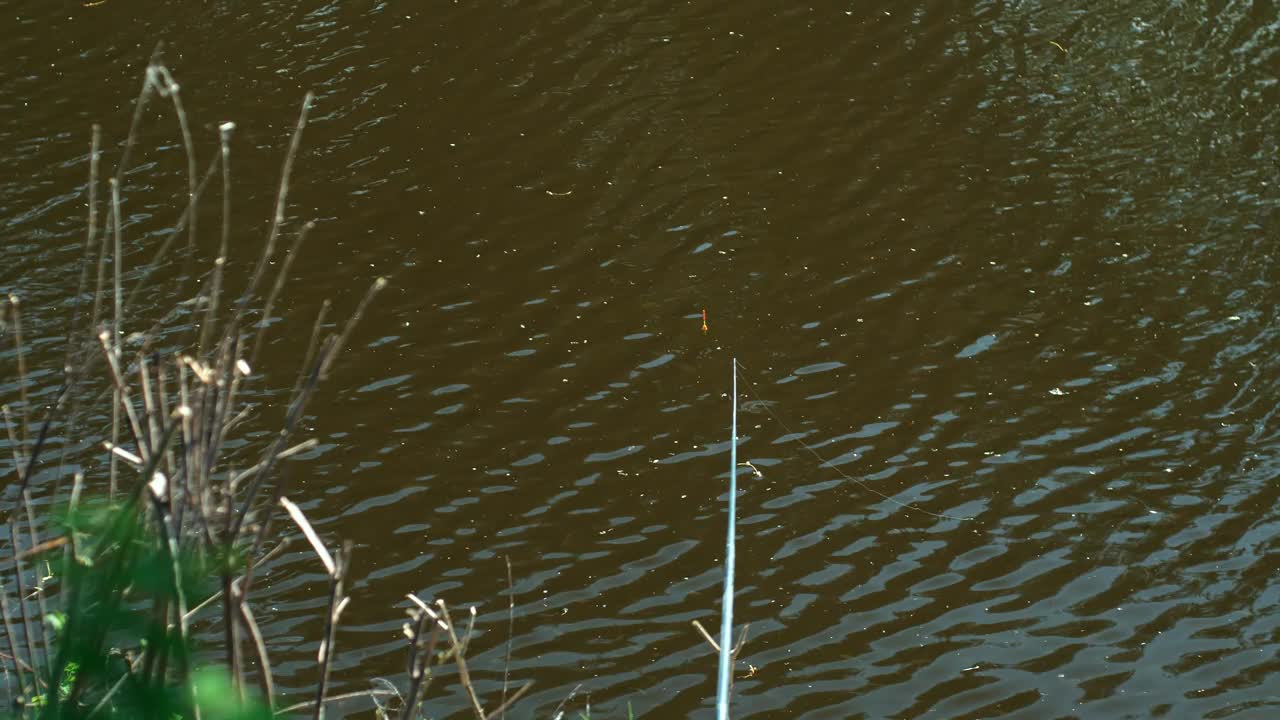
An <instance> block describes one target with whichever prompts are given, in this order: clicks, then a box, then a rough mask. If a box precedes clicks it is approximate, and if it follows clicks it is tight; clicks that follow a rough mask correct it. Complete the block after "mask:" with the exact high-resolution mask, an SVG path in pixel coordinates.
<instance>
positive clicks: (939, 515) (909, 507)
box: [733, 360, 973, 521]
mask: <svg viewBox="0 0 1280 720" xmlns="http://www.w3.org/2000/svg"><path fill="white" fill-rule="evenodd" d="M739 369H741V370H746V369H747V366H746V365H743V364H742V363H741V362H738V361H737V360H734V369H733V372H734V375H735V376H738V375H741V377H742V379H743V380H744V381H745V382H746V385H747V391H748V392H750V393H751V395H752V396H753V397H754V398H755V399H756V401H757V402H758V403H759V404H760V407H761V408H763V409H764V411H765V413H766V414H768V415H769V417H771V418H773V421H774V422H776V423H778V425H780V426H781V427H782V429H783V430H786V431H787V433H788V434H790V435H794V436H795V439H796V442H798V443H800V447H803V448H804V449H805V450H808V451H809V453H810V454H811V455H813V456H814V457H815V458H817V459H818V460H819V461H821V463H822V465H823V466H826V467H829V468H831V469H832V470H835V471H836V474H837V475H839V476H840V477H842V478H844V479H845V480H848V481H849V482H852V483H854V484H856V485H857V486H858V487H860V488H862V489H863V490H866V491H867V492H869V493H871V494H872V495H875V496H876V497H878V498H880V499H882V500H885V501H887V502H890V503H892V504H894V505H897V506H898V507H900V508H903V509H906V510H913V511H915V512H918V513H923V514H925V515H929V516H931V517H936V518H941V519H943V520H957V521H964V520H973V518H971V517H958V516H956V515H947V514H946V513H938V512H933V511H932V510H925V509H924V508H922V507H920V506H919V505H912V504H911V503H905V502H902V501H901V500H896V499H894V498H891V497H889V496H888V495H885V494H884V493H882V492H880V491H879V490H876V489H875V488H873V487H871V486H870V485H868V484H867V483H865V482H863V481H862V480H859V479H858V478H855V477H853V476H851V475H849V474H848V473H846V472H845V471H843V470H841V469H840V468H839V467H837V466H836V465H834V464H832V462H831V461H830V460H828V459H826V458H824V457H823V456H822V455H821V453H819V452H818V451H817V450H815V449H813V447H811V446H810V445H809V444H808V443H806V442H805V441H804V440H803V439H802V435H801V434H800V433H798V432H796V431H794V430H792V429H791V427H790V426H789V425H787V424H786V423H785V422H783V420H782V418H780V417H778V415H777V413H775V412H774V411H773V410H772V409H771V408H770V403H769V401H767V400H765V399H764V398H763V397H762V396H761V395H760V393H759V392H758V391H757V390H756V384H755V383H754V382H752V381H751V378H749V377H747V376H746V374H745V373H739V372H738V371H739ZM753 469H754V467H753ZM757 472H758V471H757Z"/></svg>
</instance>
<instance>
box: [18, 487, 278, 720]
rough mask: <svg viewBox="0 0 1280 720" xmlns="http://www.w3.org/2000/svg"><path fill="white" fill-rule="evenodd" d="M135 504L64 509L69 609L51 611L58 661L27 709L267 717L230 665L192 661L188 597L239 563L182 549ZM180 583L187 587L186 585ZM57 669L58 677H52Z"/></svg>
mask: <svg viewBox="0 0 1280 720" xmlns="http://www.w3.org/2000/svg"><path fill="white" fill-rule="evenodd" d="M163 522H164V519H163V518H158V517H157V516H156V515H155V514H154V513H153V512H146V511H142V510H140V509H139V508H138V507H137V506H136V504H133V503H127V504H124V505H99V506H85V507H81V508H80V509H78V510H77V511H76V512H73V513H70V514H68V515H67V516H65V517H63V518H61V519H60V524H61V525H62V526H63V532H64V533H65V534H66V536H67V537H70V538H73V539H74V543H72V547H73V548H74V550H73V551H69V552H66V553H65V555H63V554H61V552H59V554H58V555H57V556H56V557H55V556H50V557H48V561H49V563H50V565H51V567H54V568H60V571H58V572H56V573H55V576H56V577H55V578H54V579H55V580H56V582H57V584H58V590H59V592H58V596H57V597H58V598H59V599H61V600H63V601H64V603H65V611H64V612H51V613H49V615H48V616H47V618H46V622H47V625H48V627H49V628H50V630H51V631H52V632H51V643H52V647H51V648H50V652H49V656H50V666H49V667H48V668H47V669H44V672H43V673H42V682H41V687H42V688H56V692H51V691H49V690H47V689H46V690H45V691H44V692H43V693H42V694H39V695H37V696H36V697H35V698H34V699H33V700H32V701H31V702H30V704H29V705H28V707H26V708H24V711H23V712H21V716H24V717H36V718H40V719H41V720H80V719H82V718H88V717H90V716H92V717H94V718H96V719H102V720H110V719H112V718H130V719H132V718H143V719H150V720H174V719H175V718H194V717H196V712H195V711H196V709H197V708H198V709H199V711H200V714H199V717H201V718H202V720H214V719H217V720H221V719H224V718H225V719H226V720H259V719H260V720H267V719H268V718H270V717H271V712H270V710H269V709H268V708H266V707H265V705H263V704H261V703H258V702H254V701H242V700H241V696H240V694H239V693H238V692H237V691H235V689H234V688H233V687H232V684H231V680H230V678H229V676H228V674H227V672H226V671H225V670H224V669H222V668H203V669H200V670H192V663H193V659H192V658H193V655H194V652H195V648H194V647H193V643H192V642H191V641H190V639H189V638H184V637H183V634H182V631H181V629H180V625H179V623H178V622H177V615H178V609H179V607H180V606H181V605H182V604H183V603H182V602H180V600H182V599H187V598H195V599H197V600H199V599H204V598H205V597H207V596H208V595H209V594H210V593H211V592H213V590H214V586H213V582H212V578H216V577H217V576H218V575H219V574H220V572H221V570H222V569H223V568H230V567H233V566H235V565H236V564H237V563H236V561H235V559H234V558H232V557H230V556H229V555H227V554H225V553H224V554H222V556H220V557H209V556H208V554H207V553H205V554H201V553H197V552H193V551H190V550H185V549H179V550H178V552H177V554H176V557H175V556H174V555H173V554H172V553H171V552H170V548H171V546H170V544H169V542H168V539H167V537H166V535H165V533H164V532H162V531H161V530H160V528H162V527H163V525H162V524H161V523H163ZM180 590H181V595H180V594H179V591H180ZM54 679H56V681H53V680H54Z"/></svg>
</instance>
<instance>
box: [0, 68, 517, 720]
mask: <svg viewBox="0 0 1280 720" xmlns="http://www.w3.org/2000/svg"><path fill="white" fill-rule="evenodd" d="M312 100H313V96H312V95H311V94H310V93H308V94H307V95H306V97H305V98H304V100H303V102H302V107H301V110H300V112H299V115H298V120H297V124H296V126H295V128H294V131H293V135H292V138H291V140H290V143H289V146H288V150H287V152H286V154H285V157H284V159H283V166H282V168H281V173H280V181H279V188H278V191H277V193H276V198H275V205H274V213H273V216H272V218H271V223H270V229H269V231H268V234H267V237H266V238H265V240H264V241H263V244H262V248H261V253H260V255H259V256H258V257H257V259H256V263H255V264H254V266H253V270H252V273H251V274H250V276H249V278H248V280H247V282H246V284H245V286H244V288H243V290H242V291H241V292H240V293H238V294H232V293H231V292H230V291H229V289H228V287H227V283H226V282H225V281H226V279H227V278H225V277H224V270H225V268H226V266H227V263H228V252H229V238H230V236H231V231H232V222H233V217H232V212H231V208H232V192H231V167H230V156H231V140H232V138H233V136H234V132H235V125H234V124H233V123H223V124H222V125H221V126H219V127H218V151H217V152H216V154H215V157H214V158H213V159H212V161H211V162H210V163H209V165H208V167H207V169H206V170H205V171H204V172H203V174H201V173H200V171H199V169H198V167H197V158H196V150H195V141H194V138H193V136H192V130H191V126H190V124H189V123H188V120H187V115H186V112H185V109H184V107H183V101H182V94H181V89H180V87H179V85H178V83H177V82H175V80H174V78H173V76H172V74H171V73H170V71H169V70H168V68H167V67H166V66H165V64H164V63H163V59H162V55H161V51H160V48H157V50H156V52H155V54H154V55H153V56H152V59H151V62H150V63H149V65H148V66H147V69H146V73H145V77H144V79H143V82H142V88H141V90H140V92H139V95H138V98H137V101H136V104H135V106H134V110H133V117H132V122H131V125H130V129H129V133H128V136H127V138H126V139H125V141H124V142H123V145H122V146H121V149H120V155H119V160H118V163H117V165H116V167H115V171H114V173H112V174H110V175H106V176H105V178H104V173H103V171H102V168H101V165H102V156H103V150H102V139H101V134H102V133H101V129H100V127H99V126H97V125H95V126H94V127H93V130H92V140H91V148H90V153H89V179H88V185H87V191H86V196H87V197H86V205H87V211H88V214H87V218H86V233H85V239H84V248H83V257H82V259H81V267H80V274H79V286H78V288H77V291H76V295H75V296H74V300H73V301H72V302H71V303H70V305H71V318H70V322H69V324H68V327H67V332H66V347H65V355H64V357H63V367H62V369H61V372H60V373H56V374H55V373H47V374H46V375H47V376H52V377H57V378H58V380H57V382H58V384H59V386H58V389H57V392H56V394H55V395H53V396H52V397H53V398H54V399H53V400H51V401H50V400H49V399H48V397H50V396H48V395H41V397H42V398H43V401H42V402H41V403H40V404H39V405H37V404H36V403H33V402H32V397H31V395H32V388H33V375H36V376H38V374H36V373H33V372H32V371H31V369H30V368H28V353H29V351H30V347H29V345H28V344H27V342H26V341H25V339H24V336H23V322H22V319H23V316H22V312H21V304H20V299H19V298H18V297H17V296H16V295H12V296H10V297H9V298H7V302H6V303H5V306H4V312H3V313H0V336H2V337H3V338H4V340H3V341H2V342H4V345H0V357H8V358H12V361H13V365H14V366H15V368H14V374H15V375H16V379H15V380H13V381H11V382H8V383H7V384H9V385H10V387H11V388H14V389H15V390H16V393H17V395H18V397H17V398H16V402H15V401H12V400H11V401H10V402H11V403H12V404H11V405H5V406H4V407H3V415H4V422H5V426H6V431H7V433H8V435H7V437H8V445H9V447H10V449H11V455H12V461H11V467H10V470H9V472H8V473H7V474H8V476H9V481H8V487H7V489H6V494H5V509H6V515H5V523H6V527H7V532H6V533H4V541H5V542H4V543H3V544H0V578H2V581H3V590H2V591H0V611H2V613H0V614H2V617H3V628H4V634H5V637H4V640H3V641H0V668H3V671H4V676H5V677H4V682H5V687H6V690H7V695H8V698H9V700H10V703H9V705H8V706H7V713H8V715H9V716H10V717H14V718H85V719H88V718H156V719H157V720H172V719H173V718H183V719H191V720H201V719H202V718H203V719H210V718H244V719H246V720H248V719H249V718H271V717H273V716H276V715H288V716H294V717H297V716H310V717H313V718H317V719H318V718H321V717H323V716H324V713H325V707H326V704H328V703H330V702H332V701H334V700H342V699H351V698H353V697H360V696H367V697H368V698H369V699H370V700H371V702H372V704H373V706H376V707H375V710H376V712H377V714H378V715H379V716H380V717H398V718H402V719H404V720H410V719H416V718H420V717H425V716H427V715H426V713H427V712H428V711H427V709H426V708H425V707H424V700H425V698H426V693H427V690H428V686H429V685H430V683H431V680H432V678H433V670H434V669H435V668H439V667H440V666H442V665H450V666H452V667H451V674H456V676H457V678H458V680H459V682H460V684H461V686H462V688H463V691H464V692H465V693H466V699H467V702H468V703H469V704H470V705H471V706H472V709H473V711H474V713H475V716H476V717H477V718H498V717H504V716H505V711H506V710H507V709H508V708H509V707H510V706H511V705H512V704H514V703H516V702H517V701H519V699H520V698H521V697H522V696H523V695H524V694H525V693H526V692H527V691H528V690H529V688H530V685H531V684H530V683H526V684H524V685H522V686H521V687H519V688H511V687H509V685H510V684H509V683H508V682H507V681H506V679H505V674H504V682H503V688H502V694H501V697H500V698H489V699H488V703H487V705H486V704H485V703H482V701H481V698H480V697H479V696H478V695H477V692H476V690H475V689H474V687H473V686H472V684H471V682H470V677H469V673H468V668H467V661H466V653H467V648H468V644H469V642H470V640H471V637H472V634H473V631H474V626H475V621H476V611H475V608H470V609H469V610H467V611H464V612H462V613H459V612H457V611H456V610H455V609H452V608H450V607H449V606H447V605H446V604H445V603H444V601H442V600H434V601H430V602H429V601H425V600H423V599H421V598H418V597H417V596H415V595H408V596H407V602H406V612H407V615H408V618H407V622H405V624H404V626H403V630H404V635H405V641H406V656H407V657H406V665H405V666H406V670H407V672H406V674H405V675H406V677H405V680H404V683H403V686H402V687H396V686H395V685H393V684H392V683H390V682H389V681H385V680H384V681H379V684H377V685H375V687H373V688H372V689H370V690H368V691H362V692H358V693H347V694H342V695H334V694H332V693H331V692H330V673H331V668H332V667H333V665H334V658H335V657H336V655H337V653H338V643H336V639H337V629H338V627H339V625H340V622H341V619H342V615H343V611H344V610H345V609H346V608H347V607H348V605H349V604H350V602H351V597H350V596H349V595H348V593H347V587H348V579H349V572H350V568H351V563H352V545H351V543H349V542H348V543H342V544H341V545H339V546H337V547H330V546H329V545H327V544H326V543H325V541H324V540H323V539H321V537H320V535H319V534H318V533H317V532H316V531H315V529H314V528H313V527H312V525H311V523H310V522H309V521H308V519H307V516H306V513H305V512H304V511H303V509H302V508H301V507H299V505H298V504H297V503H295V502H293V501H292V500H291V499H290V498H289V492H290V489H291V488H290V486H289V482H288V473H287V472H284V471H283V470H284V468H283V467H282V463H283V461H285V460H287V459H288V458H290V457H292V456H295V455H298V454H299V453H303V452H305V451H307V450H310V449H311V448H313V447H314V446H315V445H316V444H317V443H316V441H315V440H314V439H309V438H306V437H303V428H302V427H301V425H302V421H303V419H304V417H305V412H306V408H307V406H308V402H309V401H310V400H311V399H312V398H313V396H314V395H315V394H316V392H317V390H318V388H319V387H320V385H321V384H322V383H323V382H324V381H325V380H326V379H327V378H328V377H329V375H330V374H331V371H332V369H333V367H334V365H335V363H337V362H340V361H341V360H342V358H343V355H344V350H345V348H346V347H347V344H348V341H349V340H350V338H351V336H352V333H353V331H354V330H355V329H356V327H357V326H358V324H359V322H360V320H361V318H362V316H363V315H364V314H365V313H366V311H367V310H368V308H369V306H370V304H371V303H372V302H373V301H374V298H375V296H376V295H377V294H378V292H379V291H380V290H382V289H383V288H384V287H385V286H386V285H387V281H386V280H385V279H384V278H378V279H377V280H375V281H374V282H373V284H372V285H371V286H370V287H369V288H368V289H367V290H366V291H365V292H364V294H363V296H362V297H361V298H360V300H359V301H358V303H357V304H356V306H355V307H354V309H352V310H350V311H349V314H348V315H347V317H346V318H345V319H342V320H339V321H334V320H333V319H332V317H331V316H332V315H333V314H335V311H334V310H333V308H332V306H331V303H330V302H329V301H326V302H325V303H324V304H323V305H322V306H321V308H320V310H319V312H318V314H317V316H316V317H315V318H314V320H313V323H312V329H311V334H310V339H309V342H308V344H307V347H306V350H305V352H304V353H303V356H302V362H301V364H300V365H299V366H298V368H297V369H296V376H295V378H294V381H293V384H292V387H291V389H290V390H289V391H288V395H287V397H288V401H287V403H286V405H285V407H286V409H285V411H284V414H283V418H282V419H281V420H280V422H279V424H278V425H276V426H275V427H274V428H272V431H271V432H270V434H269V436H268V439H266V440H265V441H263V440H261V439H260V438H261V437H262V436H263V433H257V434H256V437H258V438H259V439H258V440H256V441H255V440H254V439H253V436H249V435H247V434H245V433H244V432H243V431H244V428H245V427H246V426H248V425H251V424H252V423H253V421H254V420H259V419H260V417H259V415H258V413H257V412H256V406H255V405H254V404H253V403H252V402H250V400H251V399H252V398H253V397H255V393H261V392H262V391H264V390H266V389H269V388H264V387H263V383H264V382H265V381H264V380H263V375H262V374H261V373H259V372H257V371H256V368H255V363H256V362H257V357H258V353H259V351H260V349H261V348H262V344H263V342H264V339H265V338H266V336H267V334H268V332H269V326H270V324H271V321H272V320H273V319H274V318H273V315H272V313H273V310H274V309H275V307H276V304H277V301H278V300H279V299H280V297H281V293H282V292H283V290H284V288H285V286H286V283H287V279H288V275H289V269H290V266H291V264H292V263H293V261H294V260H295V259H296V258H297V257H298V256H299V254H300V253H301V252H302V247H303V243H304V241H305V239H306V237H307V234H308V232H309V231H311V230H312V229H313V227H314V224H313V223H311V222H304V223H301V224H294V223H289V222H287V220H286V209H287V206H288V198H289V186H290V182H291V177H292V172H293V165H294V160H295V158H296V157H297V155H298V151H299V147H300V144H301V140H302V136H303V132H304V130H305V128H306V125H307V117H308V113H309V112H310V109H311V104H312ZM153 104H160V105H164V106H168V110H169V112H163V109H162V112H161V113H156V112H154V111H152V112H148V107H149V106H151V105H153ZM158 114H162V115H164V116H168V118H171V119H172V121H176V125H177V129H178V131H179V132H180V135H181V143H182V147H183V150H184V152H185V160H186V191H187V198H186V203H185V207H183V208H182V211H181V213H180V215H179V216H178V218H177V220H176V221H175V222H173V224H172V225H171V226H169V228H168V230H167V231H166V232H164V233H163V240H162V241H161V242H160V243H159V247H158V249H156V250H155V255H154V257H153V259H152V260H151V261H150V263H148V264H147V265H146V266H145V267H142V268H129V269H128V274H126V268H125V267H124V265H125V263H124V259H125V253H124V252H123V250H124V247H125V241H124V240H125V239H124V234H125V230H126V228H125V227H124V226H125V225H126V221H125V220H124V219H123V213H122V210H121V208H122V204H123V200H122V198H123V197H124V196H125V195H126V194H127V191H128V189H129V188H128V187H127V186H126V182H125V180H126V172H127V171H128V170H129V169H130V167H131V165H130V160H131V156H132V155H133V153H134V150H135V148H136V145H137V143H138V137H139V133H140V130H141V128H142V127H143V124H144V119H145V120H150V119H151V116H154V115H158ZM219 181H220V182H219ZM219 191H220V198H219ZM202 201H207V202H202ZM207 206H212V207H213V210H211V211H208V212H204V211H206V210H208V209H209V208H208V207H207ZM211 216H212V217H220V221H219V222H217V223H215V225H216V232H217V236H218V241H217V242H218V250H217V255H216V257H215V259H214V260H213V262H212V264H211V267H210V268H209V269H208V270H207V271H206V272H205V273H204V274H203V275H202V276H201V277H200V281H199V288H198V290H196V291H195V292H194V295H193V296H192V295H191V292H192V291H191V288H189V287H188V284H189V283H190V279H191V278H190V274H187V273H184V274H179V275H177V276H176V278H175V279H174V280H172V281H168V282H169V283H171V284H170V286H167V287H165V286H162V283H161V281H160V279H159V278H160V275H161V274H162V273H158V272H157V270H159V269H160V268H161V267H162V266H163V263H165V262H166V260H167V259H169V258H171V257H172V256H173V255H174V253H175V252H183V253H185V257H186V258H187V259H190V258H191V257H193V256H194V255H195V254H196V253H197V252H198V249H199V248H200V244H199V238H200V236H199V232H198V231H199V230H200V229H201V227H198V221H199V220H201V219H202V218H205V217H211ZM286 242H287V244H288V247H287V248H282V247H281V246H283V245H285V244H286ZM170 261H171V260H170ZM171 262H172V261H171ZM126 279H128V280H129V282H126ZM144 294H145V295H146V299H147V301H148V303H153V304H154V303H157V302H159V303H160V304H161V305H163V304H165V303H168V304H169V308H168V311H167V312H166V313H165V314H164V315H163V316H162V317H160V318H158V319H156V320H154V321H149V320H148V319H144V316H145V315H146V312H145V311H143V310H138V311H137V312H135V308H138V307H139V304H138V303H137V300H138V299H139V298H140V297H142V296H143V295H144ZM179 319H180V320H181V321H179ZM291 322H292V321H291ZM6 346H7V347H6ZM107 417H109V418H110V431H109V434H107V436H106V437H98V436H97V430H96V428H97V427H98V423H101V425H103V426H105V424H106V418H107ZM90 425H93V426H94V429H91V428H89V427H88V426H90ZM231 448H235V452H234V453H232V451H231ZM246 457H248V460H247V461H246ZM290 525H292V526H294V527H289V526H290ZM295 529H296V530H297V532H294V530H295ZM298 535H301V537H302V538H303V539H305V542H306V544H307V546H308V547H309V548H310V549H311V551H313V552H314V555H315V559H316V563H317V565H318V566H320V567H323V569H324V573H325V575H326V576H327V578H328V588H327V603H326V606H325V610H324V615H323V619H324V624H323V631H322V634H321V636H320V637H319V638H318V640H319V650H318V653H317V656H316V669H315V677H316V678H317V681H316V683H315V687H314V690H313V692H311V693H310V697H298V698H289V699H288V701H291V704H290V702H286V699H285V698H283V697H282V696H281V694H280V693H279V692H278V691H277V688H276V686H275V682H274V679H273V674H272V663H271V658H270V653H269V651H268V645H269V643H268V640H269V638H265V637H264V636H263V634H262V631H261V628H260V627H259V624H258V622H257V619H256V618H255V615H254V611H253V605H254V603H253V602H251V597H252V593H253V590H254V589H255V586H256V585H257V584H259V583H260V576H261V574H262V573H261V572H260V570H261V569H262V568H263V566H264V565H266V564H267V563H269V562H270V561H271V560H273V559H274V558H276V557H278V556H279V555H280V554H281V553H282V551H283V550H284V549H285V548H286V547H287V546H289V544H290V541H291V539H294V540H295V541H296V538H297V536H298ZM290 536H293V538H291V537H290ZM509 574H510V573H509V570H508V575H509ZM512 608H513V609H514V605H512ZM455 618H456V619H455ZM193 627H197V628H199V629H200V630H202V631H204V632H205V635H206V636H207V635H208V634H209V632H215V631H216V632H217V633H220V635H221V638H220V639H221V642H220V643H218V646H217V647H214V648H204V649H200V650H197V648H196V645H195V643H194V642H193ZM314 640H315V639H313V641H314ZM509 652H510V651H509V648H508V657H509Z"/></svg>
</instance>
